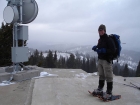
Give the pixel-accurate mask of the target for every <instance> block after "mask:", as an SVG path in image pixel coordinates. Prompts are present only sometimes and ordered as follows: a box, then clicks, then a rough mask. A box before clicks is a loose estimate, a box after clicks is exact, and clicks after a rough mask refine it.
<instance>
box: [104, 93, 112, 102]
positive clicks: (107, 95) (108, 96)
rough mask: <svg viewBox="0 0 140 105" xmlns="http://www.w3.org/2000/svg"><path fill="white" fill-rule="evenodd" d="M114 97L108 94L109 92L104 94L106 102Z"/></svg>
mask: <svg viewBox="0 0 140 105" xmlns="http://www.w3.org/2000/svg"><path fill="white" fill-rule="evenodd" d="M111 97H112V94H108V93H107V92H105V93H103V97H102V98H103V100H104V101H106V100H110V99H111Z"/></svg>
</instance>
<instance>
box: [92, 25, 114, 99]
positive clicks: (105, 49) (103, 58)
mask: <svg viewBox="0 0 140 105" xmlns="http://www.w3.org/2000/svg"><path fill="white" fill-rule="evenodd" d="M98 32H99V36H100V38H99V40H98V44H97V46H93V48H92V50H94V51H95V52H97V53H98V72H99V85H98V88H97V89H95V90H94V91H93V94H94V95H103V98H106V99H109V98H111V95H112V89H113V67H112V61H113V53H115V50H116V49H115V43H114V42H113V40H112V39H111V38H109V37H108V35H107V34H106V27H105V25H103V24H101V25H100V26H99V28H98ZM105 80H106V82H107V90H106V92H105V93H104V94H103V87H104V84H105Z"/></svg>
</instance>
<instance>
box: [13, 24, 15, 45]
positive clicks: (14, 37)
mask: <svg viewBox="0 0 140 105" xmlns="http://www.w3.org/2000/svg"><path fill="white" fill-rule="evenodd" d="M13 47H15V24H13Z"/></svg>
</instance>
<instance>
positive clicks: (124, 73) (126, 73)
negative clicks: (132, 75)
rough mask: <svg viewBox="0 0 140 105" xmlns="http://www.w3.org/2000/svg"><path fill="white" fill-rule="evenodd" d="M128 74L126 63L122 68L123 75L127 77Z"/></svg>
mask: <svg viewBox="0 0 140 105" xmlns="http://www.w3.org/2000/svg"><path fill="white" fill-rule="evenodd" d="M128 76H129V69H128V65H127V64H126V65H125V67H124V70H123V77H128Z"/></svg>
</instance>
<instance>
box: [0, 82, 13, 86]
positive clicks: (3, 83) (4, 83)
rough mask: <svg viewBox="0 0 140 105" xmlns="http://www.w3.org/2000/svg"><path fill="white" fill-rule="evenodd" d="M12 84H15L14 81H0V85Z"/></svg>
mask: <svg viewBox="0 0 140 105" xmlns="http://www.w3.org/2000/svg"><path fill="white" fill-rule="evenodd" d="M12 84H15V82H9V81H2V83H0V86H8V85H12Z"/></svg>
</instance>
